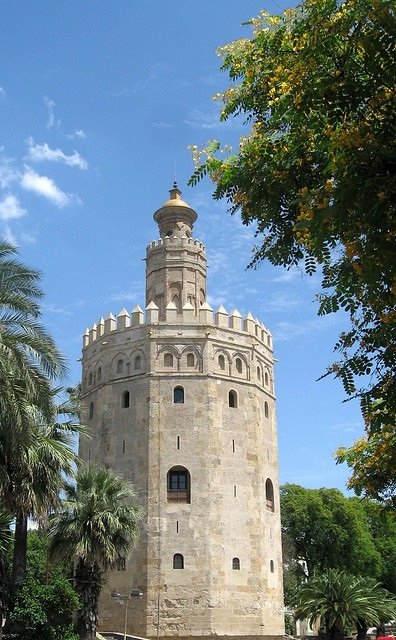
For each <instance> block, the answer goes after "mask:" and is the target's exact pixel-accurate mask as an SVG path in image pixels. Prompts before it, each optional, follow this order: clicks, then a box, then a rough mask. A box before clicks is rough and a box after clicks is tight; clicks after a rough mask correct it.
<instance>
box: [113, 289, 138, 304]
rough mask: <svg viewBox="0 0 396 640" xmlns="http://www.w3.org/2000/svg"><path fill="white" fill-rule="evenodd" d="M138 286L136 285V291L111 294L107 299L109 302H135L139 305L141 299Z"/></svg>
mask: <svg viewBox="0 0 396 640" xmlns="http://www.w3.org/2000/svg"><path fill="white" fill-rule="evenodd" d="M141 295H142V294H141V290H140V286H139V285H137V286H136V289H130V290H129V291H121V292H120V293H113V294H112V295H111V296H110V297H109V302H135V303H136V304H139V300H140V298H141Z"/></svg>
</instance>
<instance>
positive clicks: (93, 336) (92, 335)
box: [89, 324, 96, 343]
mask: <svg viewBox="0 0 396 640" xmlns="http://www.w3.org/2000/svg"><path fill="white" fill-rule="evenodd" d="M95 340H96V324H93V325H92V327H91V328H90V330H89V342H90V343H92V342H95Z"/></svg>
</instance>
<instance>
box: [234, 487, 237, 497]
mask: <svg viewBox="0 0 396 640" xmlns="http://www.w3.org/2000/svg"><path fill="white" fill-rule="evenodd" d="M236 494H237V490H236V484H234V498H236Z"/></svg>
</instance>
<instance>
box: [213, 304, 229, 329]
mask: <svg viewBox="0 0 396 640" xmlns="http://www.w3.org/2000/svg"><path fill="white" fill-rule="evenodd" d="M215 324H217V326H219V327H227V328H228V325H229V317H228V313H227V311H226V310H225V309H224V307H223V305H222V304H221V305H220V306H219V308H218V309H217V311H216V313H215Z"/></svg>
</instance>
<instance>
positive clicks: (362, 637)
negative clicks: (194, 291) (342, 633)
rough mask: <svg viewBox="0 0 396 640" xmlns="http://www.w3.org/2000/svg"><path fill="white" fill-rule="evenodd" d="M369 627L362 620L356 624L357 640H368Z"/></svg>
mask: <svg viewBox="0 0 396 640" xmlns="http://www.w3.org/2000/svg"><path fill="white" fill-rule="evenodd" d="M367 629H368V626H367V624H366V622H365V621H364V620H361V619H360V618H359V619H358V620H357V622H356V630H357V636H356V640H366V635H367Z"/></svg>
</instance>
